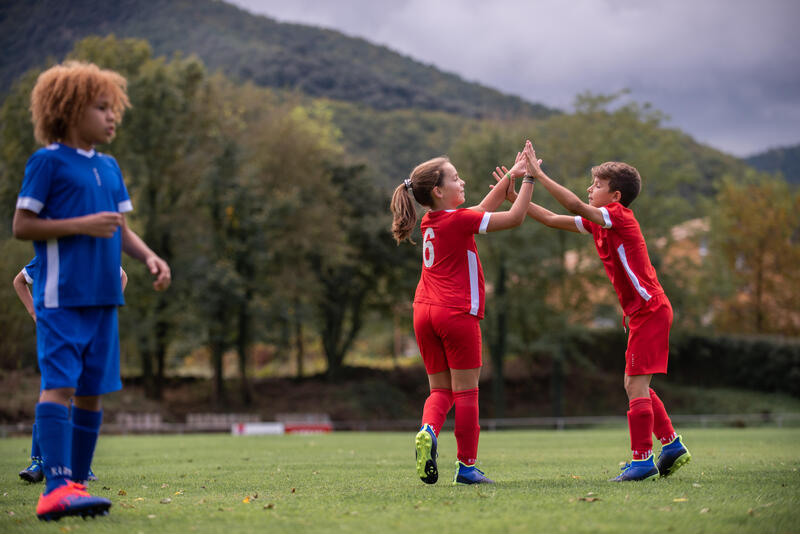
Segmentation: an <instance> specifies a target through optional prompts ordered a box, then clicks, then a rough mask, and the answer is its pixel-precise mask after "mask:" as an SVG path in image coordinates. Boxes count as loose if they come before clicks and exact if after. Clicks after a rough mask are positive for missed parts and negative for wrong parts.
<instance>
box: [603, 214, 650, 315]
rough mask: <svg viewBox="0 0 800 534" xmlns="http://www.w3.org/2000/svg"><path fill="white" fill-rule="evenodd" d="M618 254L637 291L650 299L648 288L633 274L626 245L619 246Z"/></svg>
mask: <svg viewBox="0 0 800 534" xmlns="http://www.w3.org/2000/svg"><path fill="white" fill-rule="evenodd" d="M601 209H602V208H601ZM617 254H619V259H620V260H622V266H623V267H625V272H626V273H628V278H630V279H631V283H632V284H633V287H634V288H635V289H636V292H637V293H639V295H641V297H642V298H643V299H644V300H650V298H651V296H650V293H648V292H647V290H646V289H645V288H643V287H642V284H640V283H639V279H638V278H636V275H635V274H633V271H632V270H631V267H630V265H628V258H627V257H626V256H625V245H620V246H619V247H618V248H617Z"/></svg>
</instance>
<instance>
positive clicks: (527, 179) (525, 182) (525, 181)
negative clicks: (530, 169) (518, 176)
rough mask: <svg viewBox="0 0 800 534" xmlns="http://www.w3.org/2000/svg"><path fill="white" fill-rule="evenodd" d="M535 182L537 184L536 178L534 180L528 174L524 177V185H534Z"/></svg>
mask: <svg viewBox="0 0 800 534" xmlns="http://www.w3.org/2000/svg"><path fill="white" fill-rule="evenodd" d="M534 182H536V178H534V177H533V176H531V175H530V174H526V175H525V176H523V177H522V183H523V184H532V183H534Z"/></svg>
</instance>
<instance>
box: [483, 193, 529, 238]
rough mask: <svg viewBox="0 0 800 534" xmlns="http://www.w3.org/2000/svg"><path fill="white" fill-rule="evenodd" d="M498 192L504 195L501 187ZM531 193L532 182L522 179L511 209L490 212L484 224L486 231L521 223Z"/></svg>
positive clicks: (515, 225) (502, 228)
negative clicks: (486, 222) (485, 224)
mask: <svg viewBox="0 0 800 534" xmlns="http://www.w3.org/2000/svg"><path fill="white" fill-rule="evenodd" d="M495 189H498V188H495ZM500 192H501V193H502V194H503V197H505V192H504V191H502V189H501V191H500ZM532 194H533V182H529V181H526V180H523V181H522V187H520V189H519V195H517V200H515V201H514V204H512V205H511V209H509V210H508V211H500V212H494V213H492V216H491V218H490V219H489V224H488V225H487V226H486V231H487V232H498V231H500V230H508V229H509V228H515V227H517V226H519V225H521V224H522V222H523V221H524V220H525V210H526V208H527V205H528V204H530V202H531V195H532Z"/></svg>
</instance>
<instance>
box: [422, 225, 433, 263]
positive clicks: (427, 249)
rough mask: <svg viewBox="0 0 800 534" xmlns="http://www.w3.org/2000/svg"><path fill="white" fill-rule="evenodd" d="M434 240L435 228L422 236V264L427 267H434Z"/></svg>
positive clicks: (429, 229)
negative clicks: (432, 240)
mask: <svg viewBox="0 0 800 534" xmlns="http://www.w3.org/2000/svg"><path fill="white" fill-rule="evenodd" d="M433 238H434V235H433V228H427V229H426V230H425V234H424V235H423V236H422V263H423V264H424V265H425V267H430V266H431V265H433V257H434V256H433V243H432V242H431V239H433Z"/></svg>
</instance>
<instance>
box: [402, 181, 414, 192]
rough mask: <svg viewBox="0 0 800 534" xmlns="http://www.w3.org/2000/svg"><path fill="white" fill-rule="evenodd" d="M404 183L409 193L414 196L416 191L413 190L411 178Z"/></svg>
mask: <svg viewBox="0 0 800 534" xmlns="http://www.w3.org/2000/svg"><path fill="white" fill-rule="evenodd" d="M403 183H404V184H406V189H407V190H408V192H409V193H412V194H413V192H414V191H413V190H412V189H411V178H406V179H405V180H403Z"/></svg>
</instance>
